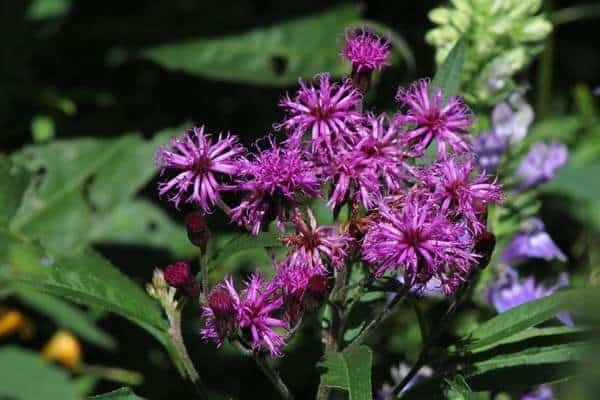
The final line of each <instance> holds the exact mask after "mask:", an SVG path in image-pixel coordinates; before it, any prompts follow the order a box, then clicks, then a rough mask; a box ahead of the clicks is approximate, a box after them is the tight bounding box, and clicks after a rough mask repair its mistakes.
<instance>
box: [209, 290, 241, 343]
mask: <svg viewBox="0 0 600 400" xmlns="http://www.w3.org/2000/svg"><path fill="white" fill-rule="evenodd" d="M207 303H208V307H209V308H210V309H211V310H212V312H213V314H214V317H215V327H216V329H217V331H218V332H219V334H220V335H221V336H223V337H230V336H232V335H234V334H235V332H236V331H237V329H238V319H237V313H236V309H235V305H234V304H233V299H232V298H231V295H230V294H229V292H228V291H227V290H226V289H224V288H222V287H216V288H214V289H213V290H211V292H210V293H209V295H208V302H207Z"/></svg>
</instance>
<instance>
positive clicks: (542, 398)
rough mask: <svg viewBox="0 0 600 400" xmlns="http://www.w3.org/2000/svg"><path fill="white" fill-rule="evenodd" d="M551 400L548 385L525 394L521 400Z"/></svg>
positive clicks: (552, 395) (550, 390) (551, 394)
mask: <svg viewBox="0 0 600 400" xmlns="http://www.w3.org/2000/svg"><path fill="white" fill-rule="evenodd" d="M553 398H554V394H553V393H552V388H551V387H550V386H549V385H541V386H538V388H537V389H535V390H533V391H531V392H527V393H525V394H524V395H523V397H521V400H552V399H553Z"/></svg>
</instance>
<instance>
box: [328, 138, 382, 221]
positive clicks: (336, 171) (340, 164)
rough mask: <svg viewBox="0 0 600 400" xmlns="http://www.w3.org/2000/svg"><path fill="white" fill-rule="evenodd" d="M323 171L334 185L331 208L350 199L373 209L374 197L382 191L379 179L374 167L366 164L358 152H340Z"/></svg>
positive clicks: (329, 202)
mask: <svg viewBox="0 0 600 400" xmlns="http://www.w3.org/2000/svg"><path fill="white" fill-rule="evenodd" d="M323 170H324V175H325V176H327V177H328V179H330V180H331V181H332V184H333V191H332V192H331V195H330V196H329V201H328V202H327V205H328V206H329V207H331V208H334V207H335V206H338V205H340V204H342V203H344V201H346V200H347V199H348V198H352V199H353V200H355V201H359V202H360V203H362V205H363V206H364V207H365V208H366V209H371V208H372V207H373V205H374V197H375V195H376V194H377V193H379V190H380V186H379V179H378V177H377V173H376V170H375V169H374V166H370V165H368V163H365V162H364V160H362V159H361V158H359V157H358V156H357V154H356V152H353V151H347V150H339V151H338V152H337V153H336V154H333V155H332V157H331V161H330V162H329V163H328V164H326V165H325V166H324V167H323Z"/></svg>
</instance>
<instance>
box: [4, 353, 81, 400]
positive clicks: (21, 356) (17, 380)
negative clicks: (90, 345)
mask: <svg viewBox="0 0 600 400" xmlns="http://www.w3.org/2000/svg"><path fill="white" fill-rule="evenodd" d="M0 376H1V377H2V379H1V380H2V384H1V385H0V398H2V399H4V398H7V399H13V400H57V399H60V400H78V399H79V396H78V395H77V393H76V391H75V389H74V388H73V387H72V386H71V384H70V382H69V379H68V377H67V374H66V373H65V372H64V371H63V370H61V369H60V368H58V367H55V366H54V365H52V364H49V363H47V362H45V361H44V360H43V359H42V358H41V357H40V356H39V355H38V354H37V353H34V352H32V351H29V350H25V349H20V348H18V347H14V346H6V347H4V348H2V349H0Z"/></svg>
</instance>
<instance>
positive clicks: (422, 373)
mask: <svg viewBox="0 0 600 400" xmlns="http://www.w3.org/2000/svg"><path fill="white" fill-rule="evenodd" d="M409 371H410V367H409V366H408V365H407V364H405V363H400V364H399V365H398V366H397V367H396V366H393V367H391V368H390V377H391V378H392V383H393V385H394V386H395V385H398V384H399V383H400V382H402V380H403V379H404V377H405V376H406V375H408V372H409ZM432 375H433V370H432V369H431V367H429V366H427V365H424V366H423V367H421V369H419V372H417V374H416V375H415V376H414V377H413V378H412V379H411V380H410V381H409V382H408V383H407V384H406V386H405V387H404V388H402V390H401V391H400V393H398V395H401V394H402V393H404V392H406V391H407V390H409V389H410V388H412V387H413V386H415V385H416V384H417V383H419V382H420V381H422V380H424V379H427V378H429V377H431V376H432ZM391 395H392V385H390V384H388V383H384V384H383V387H382V388H381V389H379V390H378V391H377V398H378V399H379V400H389V399H390V396H391Z"/></svg>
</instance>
